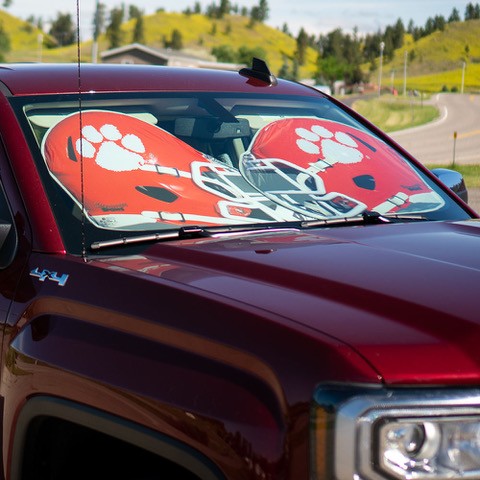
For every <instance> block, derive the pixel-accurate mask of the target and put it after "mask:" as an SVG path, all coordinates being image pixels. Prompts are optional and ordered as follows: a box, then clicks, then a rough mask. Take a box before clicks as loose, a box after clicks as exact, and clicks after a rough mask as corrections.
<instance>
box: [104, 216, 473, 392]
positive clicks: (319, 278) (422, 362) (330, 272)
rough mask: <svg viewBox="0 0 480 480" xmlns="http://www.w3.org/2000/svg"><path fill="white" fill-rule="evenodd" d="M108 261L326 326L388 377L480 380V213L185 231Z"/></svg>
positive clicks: (405, 380) (421, 380)
mask: <svg viewBox="0 0 480 480" xmlns="http://www.w3.org/2000/svg"><path fill="white" fill-rule="evenodd" d="M102 262H103V263H104V264H105V263H106V264H108V266H109V267H113V268H115V269H121V270H122V271H124V272H126V273H130V274H134V275H137V276H138V275H141V276H145V277H146V278H150V279H151V280H152V281H155V280H154V278H152V276H153V277H161V278H162V279H163V280H169V281H174V282H179V283H182V284H188V285H189V286H190V287H195V288H199V289H202V290H205V291H208V292H212V293H214V294H215V295H220V296H222V297H223V298H229V299H232V300H234V301H236V302H241V303H242V304H247V305H248V306H249V308H252V307H254V308H257V309H262V310H267V311H270V312H273V313H275V314H277V315H281V316H282V317H284V318H287V319H289V320H290V321H291V322H292V326H295V325H296V324H298V325H302V327H305V326H306V327H308V328H310V329H312V331H313V330H315V331H317V332H322V333H324V334H327V335H329V336H331V337H334V338H336V339H338V340H340V341H342V342H343V343H345V344H347V345H349V346H350V347H351V348H352V349H353V350H355V351H356V352H357V353H358V354H360V355H361V356H362V357H363V358H364V359H366V360H367V361H368V362H369V363H370V365H371V366H372V367H373V368H374V369H375V370H376V371H377V372H378V374H379V376H380V377H381V378H382V380H383V381H384V382H385V383H388V384H407V383H408V384H416V383H418V384H420V383H429V384H443V385H445V384H451V385H454V384H462V385H465V384H474V383H478V382H479V381H480V349H479V348H478V345H479V344H480V325H479V324H480V304H479V301H478V298H477V294H478V292H479V289H480V221H479V220H471V221H465V222H422V223H402V224H388V225H378V226H377V225H372V226H359V227H340V228H323V229H316V230H308V231H296V230H286V231H279V232H275V233H268V234H265V233H263V234H259V233H252V234H248V235H246V234H243V235H238V236H233V237H232V236H230V237H221V236H220V237H217V238H202V239H195V240H183V241H175V242H169V243H158V244H155V245H154V246H152V247H151V248H148V249H147V250H146V251H145V252H144V253H143V254H142V255H139V256H134V257H133V256H132V257H116V258H108V259H105V260H103V261H102Z"/></svg>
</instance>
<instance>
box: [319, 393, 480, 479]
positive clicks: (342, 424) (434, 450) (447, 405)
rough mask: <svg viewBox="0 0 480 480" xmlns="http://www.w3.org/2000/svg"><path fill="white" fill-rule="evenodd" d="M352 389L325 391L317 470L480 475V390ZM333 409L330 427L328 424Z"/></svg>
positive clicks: (359, 474) (339, 474) (393, 475)
mask: <svg viewBox="0 0 480 480" xmlns="http://www.w3.org/2000/svg"><path fill="white" fill-rule="evenodd" d="M348 391H349V389H348V388H344V389H342V388H340V389H338V388H336V389H320V390H319V391H318V392H317V395H316V401H317V403H318V406H317V407H316V410H315V413H314V415H315V417H314V418H315V419H316V422H315V424H314V426H315V428H314V429H315V434H314V436H313V437H312V439H313V440H314V441H313V442H312V445H313V447H314V450H315V453H314V464H313V471H314V472H315V473H316V477H317V478H322V477H324V478H328V477H332V478H337V479H339V480H344V479H345V480H346V479H349V480H351V479H354V478H357V479H363V480H366V479H372V480H379V479H385V478H390V479H398V480H404V479H405V480H406V479H408V480H415V479H418V480H437V479H442V480H446V479H457V478H458V479H460V478H462V479H464V478H466V479H469V478H471V479H473V478H475V479H478V478H480V391H479V390H474V391H458V390H454V391H450V392H449V391H448V390H447V389H445V390H444V391H441V390H436V391H432V390H424V391H422V390H416V391H413V390H395V391H386V390H377V391H375V390H373V389H372V390H370V391H368V390H363V391H358V390H357V391H355V392H350V393H348ZM326 399H328V401H326ZM332 399H333V401H332ZM325 415H328V416H329V417H330V421H329V422H324V423H323V425H327V424H329V425H330V428H329V429H328V430H324V431H323V432H322V431H320V430H321V424H319V422H318V419H319V418H322V416H325ZM320 439H322V441H319V440H320ZM322 446H325V447H322ZM322 448H323V451H321V449H322Z"/></svg>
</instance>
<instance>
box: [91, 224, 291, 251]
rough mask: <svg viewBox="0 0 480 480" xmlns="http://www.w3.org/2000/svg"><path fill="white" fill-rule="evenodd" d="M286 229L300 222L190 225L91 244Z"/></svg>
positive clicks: (98, 247)
mask: <svg viewBox="0 0 480 480" xmlns="http://www.w3.org/2000/svg"><path fill="white" fill-rule="evenodd" d="M285 230H295V231H298V222H295V224H294V225H292V224H291V223H288V222H287V223H281V224H278V223H273V224H270V223H262V224H254V225H232V226H227V227H226V226H216V227H198V226H188V227H181V228H179V229H178V230H173V231H172V230H169V231H167V232H155V233H146V234H142V235H136V236H132V237H120V238H114V239H112V240H101V241H98V242H93V243H92V244H91V245H90V248H91V250H101V249H104V248H111V247H122V246H127V245H134V244H139V243H150V242H159V241H162V240H185V239H189V238H201V237H218V236H222V237H226V236H233V235H241V234H246V233H256V234H259V233H267V232H268V233H273V232H276V231H277V232H278V231H282V232H285Z"/></svg>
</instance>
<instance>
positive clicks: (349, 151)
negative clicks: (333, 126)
mask: <svg viewBox="0 0 480 480" xmlns="http://www.w3.org/2000/svg"><path fill="white" fill-rule="evenodd" d="M295 133H296V135H297V139H296V145H297V147H298V148H299V149H300V150H301V151H302V152H304V153H307V154H309V155H312V157H313V156H314V157H315V159H316V161H315V162H312V163H310V166H311V168H312V169H314V170H317V171H324V170H325V169H327V168H329V167H332V166H334V165H335V164H336V163H342V164H353V163H359V162H361V161H362V160H363V158H364V155H363V153H362V152H361V151H360V150H359V149H358V144H357V142H356V141H355V140H354V139H353V138H352V137H351V136H350V135H348V134H346V133H344V132H332V131H330V130H328V129H327V128H325V127H323V126H322V125H312V126H311V127H310V128H309V129H307V128H304V127H299V128H296V129H295Z"/></svg>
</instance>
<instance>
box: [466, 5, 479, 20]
mask: <svg viewBox="0 0 480 480" xmlns="http://www.w3.org/2000/svg"><path fill="white" fill-rule="evenodd" d="M479 18H480V5H479V4H478V3H477V4H476V5H474V4H473V3H469V4H468V5H467V6H466V7H465V21H467V20H477V19H479Z"/></svg>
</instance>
